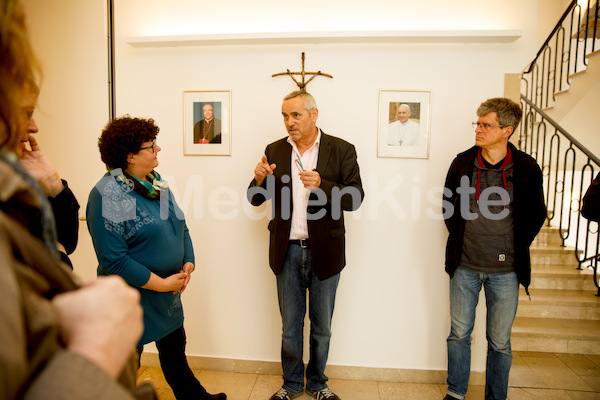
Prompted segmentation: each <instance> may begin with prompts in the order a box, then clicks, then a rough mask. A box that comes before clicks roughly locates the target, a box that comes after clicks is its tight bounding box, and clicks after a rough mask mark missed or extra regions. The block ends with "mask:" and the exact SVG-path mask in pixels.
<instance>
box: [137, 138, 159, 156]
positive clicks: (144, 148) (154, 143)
mask: <svg viewBox="0 0 600 400" xmlns="http://www.w3.org/2000/svg"><path fill="white" fill-rule="evenodd" d="M147 149H152V152H153V153H156V139H154V140H153V141H152V146H146V147H140V149H139V150H138V152H140V151H142V150H147Z"/></svg>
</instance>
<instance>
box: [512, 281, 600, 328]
mask: <svg viewBox="0 0 600 400" xmlns="http://www.w3.org/2000/svg"><path fill="white" fill-rule="evenodd" d="M529 292H530V294H531V300H529V297H528V296H527V295H526V294H525V290H524V289H523V288H521V292H520V296H519V308H518V310H517V316H518V317H528V318H552V319H570V320H588V321H600V297H597V296H596V293H597V291H594V290H555V289H533V288H532V289H530V291H529Z"/></svg>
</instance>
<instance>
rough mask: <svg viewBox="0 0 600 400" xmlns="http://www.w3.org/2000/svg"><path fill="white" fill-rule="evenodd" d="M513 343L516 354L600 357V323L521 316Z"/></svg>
mask: <svg viewBox="0 0 600 400" xmlns="http://www.w3.org/2000/svg"><path fill="white" fill-rule="evenodd" d="M511 343H512V349H513V350H515V351H539V352H552V353H569V354H594V355H600V321H589V320H586V321H581V320H573V319H557V318H530V317H517V318H515V322H514V324H513V329H512V335H511Z"/></svg>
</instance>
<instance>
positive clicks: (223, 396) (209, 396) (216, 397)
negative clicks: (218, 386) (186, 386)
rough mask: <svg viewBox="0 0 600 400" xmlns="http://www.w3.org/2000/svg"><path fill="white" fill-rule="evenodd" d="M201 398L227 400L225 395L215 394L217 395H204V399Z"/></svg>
mask: <svg viewBox="0 0 600 400" xmlns="http://www.w3.org/2000/svg"><path fill="white" fill-rule="evenodd" d="M202 398H203V399H205V400H209V399H214V400H227V395H226V394H225V393H217V394H210V393H206V395H204V397H202Z"/></svg>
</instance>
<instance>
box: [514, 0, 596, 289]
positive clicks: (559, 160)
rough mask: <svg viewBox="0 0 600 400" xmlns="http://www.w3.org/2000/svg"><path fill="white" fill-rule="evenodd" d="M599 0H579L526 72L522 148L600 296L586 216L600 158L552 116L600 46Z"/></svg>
mask: <svg viewBox="0 0 600 400" xmlns="http://www.w3.org/2000/svg"><path fill="white" fill-rule="evenodd" d="M599 6H600V1H598V0H587V1H586V0H579V1H577V0H573V1H572V2H571V3H570V4H569V6H568V8H567V10H566V11H565V12H564V14H563V15H562V17H561V18H560V19H559V21H558V23H557V24H556V26H555V27H554V29H553V30H552V33H551V34H550V35H549V36H548V38H547V39H546V41H545V42H544V44H543V45H542V47H541V48H540V50H539V51H538V53H537V55H536V57H535V58H534V60H533V61H532V62H531V63H530V64H529V65H528V66H527V67H526V68H525V70H524V71H523V73H522V74H521V82H522V87H521V104H522V106H523V116H524V121H523V124H522V125H521V129H520V130H519V136H518V141H519V148H520V149H521V150H523V151H525V152H527V153H529V154H530V155H532V156H533V157H534V158H535V159H536V160H537V162H538V164H539V165H540V167H541V169H542V172H543V175H544V190H545V196H546V202H547V205H548V225H551V226H557V227H558V233H559V235H560V237H561V239H562V245H563V246H566V245H567V244H569V245H572V246H573V247H574V248H575V250H574V256H575V258H576V260H577V262H578V268H579V269H582V268H591V269H592V270H593V273H594V274H593V277H594V284H595V285H596V287H597V288H598V292H597V296H600V284H599V277H598V262H599V261H598V260H599V258H600V234H599V229H600V227H599V226H598V224H597V223H596V222H589V221H588V220H587V219H585V218H583V217H582V216H581V211H580V205H581V199H582V198H583V195H584V194H585V191H586V190H587V188H588V187H589V185H590V184H591V182H592V180H593V179H594V177H595V175H596V173H597V171H599V170H600V159H599V158H598V157H596V156H595V155H593V154H592V153H591V152H590V151H589V150H588V149H586V148H585V147H584V146H583V145H582V144H581V143H580V142H579V141H577V140H576V139H575V138H574V137H573V136H572V135H570V134H569V133H568V132H566V131H565V130H564V129H563V128H562V127H560V126H559V125H558V124H557V123H556V122H555V121H554V120H552V118H550V117H549V116H548V115H547V114H546V113H545V112H544V109H547V108H549V107H552V105H553V104H554V101H555V94H556V93H558V92H561V91H564V90H567V89H568V88H569V85H570V77H571V76H572V75H573V74H576V73H577V72H580V71H583V70H585V68H586V67H587V58H586V57H587V56H588V55H589V54H591V53H593V52H594V51H596V50H598V49H600V40H599V39H600V24H599V21H598V16H599V11H600V7H599Z"/></svg>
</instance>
